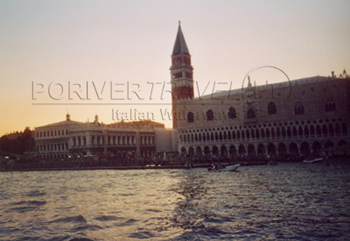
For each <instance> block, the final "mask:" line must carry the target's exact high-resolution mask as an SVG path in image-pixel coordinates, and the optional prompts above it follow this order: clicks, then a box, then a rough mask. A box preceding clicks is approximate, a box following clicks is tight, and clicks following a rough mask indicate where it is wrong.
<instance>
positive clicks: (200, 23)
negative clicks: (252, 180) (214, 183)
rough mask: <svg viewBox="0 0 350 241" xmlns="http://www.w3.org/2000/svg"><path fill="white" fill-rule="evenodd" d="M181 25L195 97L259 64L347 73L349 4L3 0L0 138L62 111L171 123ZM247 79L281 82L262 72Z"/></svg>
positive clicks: (290, 71) (235, 81)
mask: <svg viewBox="0 0 350 241" xmlns="http://www.w3.org/2000/svg"><path fill="white" fill-rule="evenodd" d="M179 21H181V28H182V31H183V34H184V36H185V39H186V43H187V46H188V48H189V51H190V53H191V56H192V65H193V67H194V81H195V83H196V86H195V95H196V96H198V93H197V92H198V91H197V89H196V88H197V87H198V88H199V90H200V91H201V92H203V90H204V89H205V87H206V86H207V85H209V88H210V87H212V84H213V83H214V81H215V82H221V83H228V84H227V87H229V86H230V83H232V85H231V88H232V89H236V88H240V87H241V85H242V81H243V79H244V77H245V75H246V74H247V73H248V72H249V71H250V70H251V69H253V68H255V67H257V66H266V65H269V66H276V67H278V68H279V69H281V70H283V71H284V72H285V73H286V74H287V75H288V76H289V78H290V79H291V80H293V79H299V78H304V77H311V76H316V75H320V76H329V75H330V74H331V71H335V74H336V75H339V74H340V73H342V72H343V70H344V68H345V69H346V70H347V72H348V73H350V44H349V40H350V1H348V0H343V1H342V0H337V1H331V0H327V1H325V0H315V1H312V0H309V1H305V0H300V1H299V0H293V1H279V0H276V1H272V0H271V1H260V0H259V1H249V0H248V1H233V0H232V1H229V0H227V1H218V0H215V1H214V0H210V1H209V0H201V1H182V0H177V1H160V0H158V1H152V0H145V1H141V0H128V1H87V0H83V1H55V0H53V1H36V0H31V1H16V0H9V1H4V0H0V120H1V123H0V136H1V135H3V134H5V133H10V132H13V131H21V130H24V128H25V127H26V126H29V127H30V128H35V127H37V126H41V125H46V124H49V123H54V122H59V121H62V120H64V119H65V115H66V114H67V112H69V114H70V115H71V119H72V120H76V121H82V122H85V121H87V120H88V119H89V120H90V121H92V120H93V119H94V116H95V115H96V114H97V115H98V116H99V121H102V122H104V123H112V122H115V121H118V120H117V119H116V115H115V112H116V111H118V113H120V112H128V113H129V112H130V110H131V111H132V113H133V114H135V113H137V116H139V114H140V113H141V114H140V116H142V115H143V114H142V113H144V114H146V113H147V112H148V113H153V117H154V121H157V122H162V123H165V124H166V126H167V127H171V123H172V122H171V120H169V118H167V117H165V116H163V117H165V118H162V114H164V113H165V112H170V111H171V105H170V103H171V98H170V94H169V90H170V85H169V81H170V71H169V67H170V65H171V59H170V55H171V53H172V49H173V45H174V42H175V38H176V33H177V29H178V24H179V23H178V22H179ZM253 80H254V81H256V83H257V84H264V83H266V81H267V80H268V81H269V83H272V82H274V81H275V82H276V81H285V79H284V78H283V76H279V75H278V74H276V73H273V72H271V73H269V72H268V71H267V72H266V71H265V72H264V71H261V73H259V74H258V75H255V76H254V78H253ZM222 86H223V87H224V86H225V85H222ZM152 87H153V88H152ZM211 89H212V88H211ZM209 92H210V91H208V90H207V92H206V93H205V94H209ZM128 93H129V94H128ZM141 99H142V100H141ZM112 112H114V114H113V115H112ZM145 116H146V117H147V115H145ZM150 116H152V115H150Z"/></svg>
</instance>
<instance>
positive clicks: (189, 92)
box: [170, 21, 194, 128]
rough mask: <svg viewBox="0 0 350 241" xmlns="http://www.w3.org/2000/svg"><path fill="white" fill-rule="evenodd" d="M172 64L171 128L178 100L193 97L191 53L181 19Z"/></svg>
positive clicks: (174, 120) (174, 125)
mask: <svg viewBox="0 0 350 241" xmlns="http://www.w3.org/2000/svg"><path fill="white" fill-rule="evenodd" d="M171 60H172V65H171V67H170V73H171V90H172V96H173V98H172V107H173V128H176V127H177V123H176V118H174V117H175V116H174V115H176V114H177V113H176V105H177V103H178V101H180V100H187V99H193V97H194V92H193V67H192V65H191V55H190V51H189V50H188V47H187V44H186V41H185V37H184V35H183V33H182V29H181V21H179V27H178V30H177V35H176V39H175V44H174V48H173V53H172V55H171Z"/></svg>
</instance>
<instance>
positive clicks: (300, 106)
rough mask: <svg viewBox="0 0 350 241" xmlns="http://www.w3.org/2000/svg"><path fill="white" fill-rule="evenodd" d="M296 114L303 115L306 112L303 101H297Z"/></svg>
mask: <svg viewBox="0 0 350 241" xmlns="http://www.w3.org/2000/svg"><path fill="white" fill-rule="evenodd" d="M294 114H295V115H303V114H304V106H303V104H302V103H300V102H297V103H295V105H294Z"/></svg>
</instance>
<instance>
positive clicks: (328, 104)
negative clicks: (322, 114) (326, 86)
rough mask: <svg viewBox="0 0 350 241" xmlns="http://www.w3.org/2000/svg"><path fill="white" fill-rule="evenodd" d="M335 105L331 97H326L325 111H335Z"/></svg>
mask: <svg viewBox="0 0 350 241" xmlns="http://www.w3.org/2000/svg"><path fill="white" fill-rule="evenodd" d="M336 109H337V108H336V106H335V102H334V100H333V99H328V100H327V102H326V105H325V111H326V112H332V111H336Z"/></svg>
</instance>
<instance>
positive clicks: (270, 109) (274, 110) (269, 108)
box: [267, 102, 277, 115]
mask: <svg viewBox="0 0 350 241" xmlns="http://www.w3.org/2000/svg"><path fill="white" fill-rule="evenodd" d="M267 113H268V114H269V115H275V114H277V107H276V104H275V103H273V102H270V103H269V105H268V106H267Z"/></svg>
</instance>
